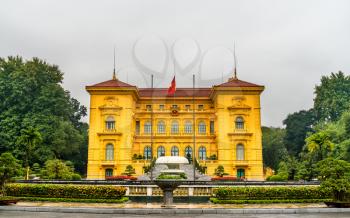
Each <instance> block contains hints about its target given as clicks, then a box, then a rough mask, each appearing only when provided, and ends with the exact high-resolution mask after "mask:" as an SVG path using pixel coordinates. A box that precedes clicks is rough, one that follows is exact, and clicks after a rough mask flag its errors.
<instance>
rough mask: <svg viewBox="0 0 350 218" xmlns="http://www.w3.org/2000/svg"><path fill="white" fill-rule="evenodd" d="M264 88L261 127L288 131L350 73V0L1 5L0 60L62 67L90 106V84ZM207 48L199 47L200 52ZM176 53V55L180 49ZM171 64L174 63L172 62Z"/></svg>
mask: <svg viewBox="0 0 350 218" xmlns="http://www.w3.org/2000/svg"><path fill="white" fill-rule="evenodd" d="M234 41H235V42H236V55H237V60H238V64H237V68H238V77H239V79H241V80H245V81H249V82H253V83H257V84H261V85H265V87H266V90H265V91H264V93H263V94H262V124H263V125H267V126H282V121H283V119H284V118H285V117H286V116H287V114H289V113H292V112H295V111H298V110H301V109H309V108H310V107H312V105H313V97H314V95H313V91H314V87H315V85H316V84H317V83H319V81H320V78H321V76H322V75H329V74H330V72H336V71H339V70H342V71H344V72H345V73H346V74H348V73H349V72H350V1H347V0H344V1H340V0H329V1H320V0H315V1H306V0H300V1H296V0H293V1H281V0H275V1H273V0H270V1H268V0H264V1H247V0H243V1H232V0H231V1H218V0H215V1H214V0H212V1H204V0H198V1H189V0H176V1H175V0H173V1H167V0H157V1H156V0H147V1H141V0H140V1H136V0H125V1H116V0H114V1H88V0H82V1H72V0H66V1H63V0H60V1H48V0H46V1H44V0H43V1H29V0H23V1H15V0H8V1H6V0H5V1H4V0H1V2H0V56H1V57H6V56H12V55H20V56H23V57H24V58H26V59H29V58H32V57H39V58H42V59H45V60H46V61H48V62H49V63H53V64H57V65H59V67H60V69H61V70H62V71H63V72H64V74H65V75H64V84H63V86H64V88H65V89H67V90H69V91H70V92H71V94H72V96H73V97H75V98H77V99H78V100H79V101H80V102H81V103H82V104H84V105H85V106H87V107H88V106H89V96H88V93H87V92H86V91H85V88H84V87H85V86H86V85H91V84H95V83H98V82H102V81H105V80H109V79H111V77H112V71H113V47H114V45H115V46H116V65H117V69H118V78H119V79H121V80H122V81H125V82H129V83H130V84H134V85H137V86H140V87H147V86H148V85H149V83H148V81H147V80H148V78H149V73H150V72H152V71H154V74H155V84H156V86H157V87H167V86H168V84H169V83H170V80H171V78H172V76H173V74H174V73H173V72H174V70H173V69H174V68H173V61H172V60H173V58H172V56H171V55H170V54H171V51H174V53H175V60H176V61H177V63H178V65H177V67H176V72H177V73H176V75H177V76H176V78H177V86H178V87H187V86H191V84H192V82H191V80H190V78H191V75H192V74H193V73H195V74H196V75H197V78H198V81H199V82H198V84H197V85H198V86H211V85H214V84H217V83H220V82H221V81H226V80H227V78H229V77H230V76H231V72H232V66H233V57H232V52H231V51H230V50H232V49H233V47H234V46H233V44H234V43H233V42H234ZM197 44H198V45H199V47H198V45H197ZM173 45H174V49H172V46H173ZM167 60H168V61H167Z"/></svg>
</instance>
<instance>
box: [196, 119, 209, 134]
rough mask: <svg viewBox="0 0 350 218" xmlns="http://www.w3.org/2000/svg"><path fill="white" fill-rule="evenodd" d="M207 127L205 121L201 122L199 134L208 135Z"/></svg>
mask: <svg viewBox="0 0 350 218" xmlns="http://www.w3.org/2000/svg"><path fill="white" fill-rule="evenodd" d="M206 129H207V126H206V125H205V122H204V121H200V122H199V124H198V133H200V134H205V133H206Z"/></svg>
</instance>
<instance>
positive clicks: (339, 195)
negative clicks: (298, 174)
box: [317, 158, 350, 207]
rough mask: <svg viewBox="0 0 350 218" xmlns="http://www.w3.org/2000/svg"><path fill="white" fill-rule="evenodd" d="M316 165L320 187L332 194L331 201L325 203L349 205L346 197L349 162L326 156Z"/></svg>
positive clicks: (348, 185)
mask: <svg viewBox="0 0 350 218" xmlns="http://www.w3.org/2000/svg"><path fill="white" fill-rule="evenodd" d="M317 166H318V172H319V179H320V180H321V188H322V189H324V190H326V191H330V192H331V193H332V195H333V201H332V202H325V204H327V206H329V207H350V199H348V198H347V194H348V193H349V191H350V163H348V162H347V161H344V160H337V159H332V158H327V159H325V160H322V161H320V162H319V163H318V164H317Z"/></svg>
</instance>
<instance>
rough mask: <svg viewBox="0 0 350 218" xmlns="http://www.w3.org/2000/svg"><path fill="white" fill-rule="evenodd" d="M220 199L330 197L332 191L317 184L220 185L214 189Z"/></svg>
mask: <svg viewBox="0 0 350 218" xmlns="http://www.w3.org/2000/svg"><path fill="white" fill-rule="evenodd" d="M214 196H215V197H216V198H218V199H220V200H274V199H279V200H292V199H329V198H330V196H331V193H330V192H329V191H328V190H323V189H321V188H320V187H315V186H302V187H291V186H286V187H220V188H216V189H214Z"/></svg>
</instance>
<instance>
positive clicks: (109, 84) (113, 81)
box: [88, 79, 135, 87]
mask: <svg viewBox="0 0 350 218" xmlns="http://www.w3.org/2000/svg"><path fill="white" fill-rule="evenodd" d="M88 87H135V86H132V85H130V84H127V83H125V82H122V81H120V80H118V79H111V80H108V81H105V82H101V83H97V84H95V85H92V86H88Z"/></svg>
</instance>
